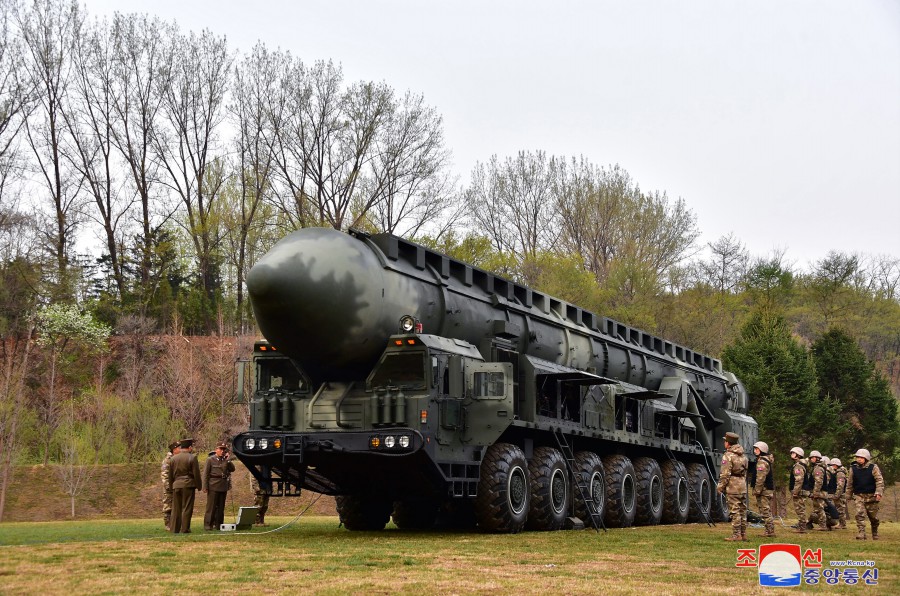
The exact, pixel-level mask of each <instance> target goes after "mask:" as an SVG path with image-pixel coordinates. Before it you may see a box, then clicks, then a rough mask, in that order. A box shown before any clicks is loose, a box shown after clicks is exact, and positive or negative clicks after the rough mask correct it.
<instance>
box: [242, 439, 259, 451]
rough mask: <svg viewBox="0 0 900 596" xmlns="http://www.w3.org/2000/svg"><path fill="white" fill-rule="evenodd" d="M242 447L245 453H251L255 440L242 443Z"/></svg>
mask: <svg viewBox="0 0 900 596" xmlns="http://www.w3.org/2000/svg"><path fill="white" fill-rule="evenodd" d="M244 447H246V448H247V451H251V450H252V449H253V448H254V447H256V439H247V442H246V443H244Z"/></svg>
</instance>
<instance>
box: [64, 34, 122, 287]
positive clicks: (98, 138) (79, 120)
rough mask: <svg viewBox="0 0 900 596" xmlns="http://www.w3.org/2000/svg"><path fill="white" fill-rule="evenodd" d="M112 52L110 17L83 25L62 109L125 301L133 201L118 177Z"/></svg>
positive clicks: (69, 151) (68, 149)
mask: <svg viewBox="0 0 900 596" xmlns="http://www.w3.org/2000/svg"><path fill="white" fill-rule="evenodd" d="M114 52H115V46H114V45H113V42H112V40H111V39H110V29H109V27H108V26H107V24H106V23H97V24H95V25H94V26H93V27H90V28H89V27H84V28H83V31H82V36H81V38H80V39H79V40H78V42H77V43H76V44H75V47H74V51H73V77H72V79H73V80H72V85H71V87H72V88H71V91H70V94H69V97H70V101H69V109H67V110H65V111H63V113H62V116H63V119H64V121H65V123H66V126H67V129H68V132H69V135H68V138H69V140H70V142H69V143H66V144H64V145H63V149H62V151H63V154H64V156H65V157H66V159H67V160H68V161H69V163H70V164H71V166H72V168H73V169H74V170H75V171H77V172H78V174H79V176H80V177H81V178H82V179H83V180H84V185H85V188H86V189H87V194H88V195H89V196H90V198H91V200H92V201H93V203H94V206H95V207H96V211H95V213H96V215H95V216H94V219H96V220H97V221H98V223H99V224H100V226H101V229H102V230H103V241H104V246H105V248H106V251H107V255H108V257H109V265H110V268H111V270H112V274H113V284H114V286H115V291H116V295H117V297H118V299H119V300H120V301H121V300H122V299H123V298H124V297H125V293H126V283H125V274H124V267H123V262H122V259H123V257H124V254H122V250H121V249H120V247H121V246H122V244H123V240H122V238H121V231H120V227H121V224H122V221H123V219H124V218H125V216H126V215H127V213H128V211H129V209H130V208H131V206H132V204H133V202H132V201H130V200H124V199H123V197H122V195H121V192H120V189H119V187H118V183H117V182H116V180H115V173H116V169H117V164H116V163H114V159H115V154H114V153H115V146H114V143H113V131H114V130H115V128H116V126H117V125H118V122H117V119H118V115H117V113H116V110H115V104H116V100H115V98H114V96H113V93H114V91H115V89H114V88H113V85H112V82H113V78H114Z"/></svg>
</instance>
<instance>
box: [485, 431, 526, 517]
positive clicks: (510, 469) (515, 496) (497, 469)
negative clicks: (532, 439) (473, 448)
mask: <svg viewBox="0 0 900 596" xmlns="http://www.w3.org/2000/svg"><path fill="white" fill-rule="evenodd" d="M530 505H531V487H530V486H529V477H528V461H527V460H526V459H525V454H524V453H522V450H521V449H519V448H518V447H516V446H515V445H511V444H509V443H496V444H494V445H491V446H490V448H488V450H487V453H486V454H485V456H484V459H483V460H482V461H481V477H480V478H479V480H478V496H476V497H475V519H477V520H478V525H479V527H481V528H482V529H483V530H486V531H488V532H503V533H507V534H515V533H516V532H520V531H521V530H522V528H524V527H525V520H526V519H528V509H529V507H530Z"/></svg>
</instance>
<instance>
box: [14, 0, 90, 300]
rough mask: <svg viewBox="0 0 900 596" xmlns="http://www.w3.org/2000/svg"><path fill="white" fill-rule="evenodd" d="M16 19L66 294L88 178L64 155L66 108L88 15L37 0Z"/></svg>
mask: <svg viewBox="0 0 900 596" xmlns="http://www.w3.org/2000/svg"><path fill="white" fill-rule="evenodd" d="M16 19H17V22H18V26H19V29H20V31H21V34H22V39H23V42H24V47H25V60H24V63H23V73H24V76H25V77H27V80H28V81H29V85H31V86H33V87H34V89H35V93H36V98H37V108H36V110H35V112H34V113H33V114H32V116H31V117H30V118H28V119H27V120H26V124H25V131H26V138H27V143H28V145H29V146H30V148H31V150H32V152H33V154H34V161H35V165H36V167H37V170H38V173H39V175H40V178H41V179H42V183H43V187H44V188H43V191H44V192H46V197H47V199H48V202H49V203H50V207H51V211H50V212H49V213H48V214H47V215H48V217H49V218H50V219H51V220H52V224H50V225H48V226H47V227H46V229H45V230H44V234H45V240H46V242H47V245H48V249H49V252H50V253H51V254H52V255H53V257H54V259H55V260H56V269H57V280H56V281H57V294H58V296H61V297H65V296H70V295H71V294H72V292H73V290H72V283H71V280H70V279H69V277H70V271H69V269H70V257H71V255H70V253H71V249H72V246H73V244H74V242H75V233H76V230H77V229H78V227H79V225H80V224H81V207H82V206H81V202H80V199H79V190H80V187H81V183H82V178H81V177H80V176H79V175H78V173H77V171H74V170H73V169H71V168H69V167H68V166H67V163H66V160H65V159H64V157H63V153H62V145H63V142H64V138H65V135H66V131H65V123H64V117H63V113H64V112H65V110H66V109H67V106H66V102H67V93H68V91H69V84H70V79H71V66H72V60H71V57H72V51H73V48H74V47H75V44H76V40H78V38H79V37H80V35H81V29H82V24H83V15H82V13H81V9H80V7H79V5H78V3H77V2H76V1H75V0H71V1H69V2H65V1H62V0H34V1H33V2H32V4H31V6H30V8H28V9H25V10H20V11H17V13H16Z"/></svg>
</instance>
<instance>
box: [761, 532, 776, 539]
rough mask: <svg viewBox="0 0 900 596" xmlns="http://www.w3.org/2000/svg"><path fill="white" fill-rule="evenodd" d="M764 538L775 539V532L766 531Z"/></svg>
mask: <svg viewBox="0 0 900 596" xmlns="http://www.w3.org/2000/svg"><path fill="white" fill-rule="evenodd" d="M763 538H775V530H766V533H765V534H763Z"/></svg>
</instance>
